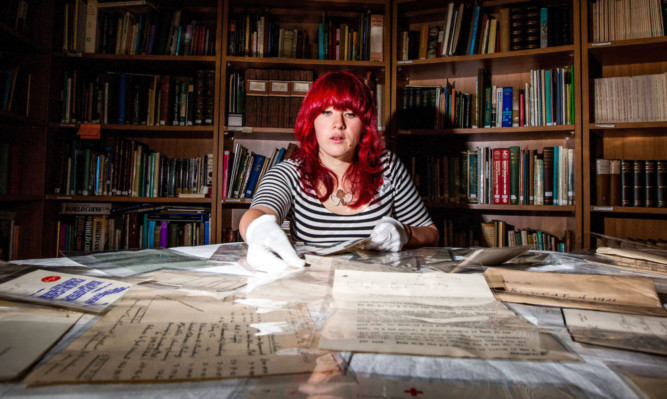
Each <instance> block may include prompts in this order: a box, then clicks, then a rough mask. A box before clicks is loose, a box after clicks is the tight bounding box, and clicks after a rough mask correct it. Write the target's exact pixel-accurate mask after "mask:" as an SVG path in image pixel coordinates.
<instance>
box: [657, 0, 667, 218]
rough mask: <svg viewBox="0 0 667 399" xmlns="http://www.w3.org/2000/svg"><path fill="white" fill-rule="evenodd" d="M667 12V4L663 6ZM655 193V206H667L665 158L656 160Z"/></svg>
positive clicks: (666, 163) (666, 161)
mask: <svg viewBox="0 0 667 399" xmlns="http://www.w3.org/2000/svg"><path fill="white" fill-rule="evenodd" d="M665 10H666V12H667V6H666V7H665ZM656 173H657V176H656V181H657V184H656V185H657V187H656V191H657V192H656V195H657V204H656V205H657V206H658V207H659V208H665V207H667V160H658V161H657V167H656Z"/></svg>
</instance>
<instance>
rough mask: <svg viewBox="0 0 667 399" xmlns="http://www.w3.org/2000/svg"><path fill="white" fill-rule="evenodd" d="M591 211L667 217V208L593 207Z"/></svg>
mask: <svg viewBox="0 0 667 399" xmlns="http://www.w3.org/2000/svg"><path fill="white" fill-rule="evenodd" d="M591 211H592V212H595V213H614V214H618V213H634V214H638V213H640V214H651V215H665V216H667V208H647V207H632V206H595V205H593V206H591Z"/></svg>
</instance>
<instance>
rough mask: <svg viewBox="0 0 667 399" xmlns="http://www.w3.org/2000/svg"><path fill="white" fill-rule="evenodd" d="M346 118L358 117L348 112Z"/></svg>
mask: <svg viewBox="0 0 667 399" xmlns="http://www.w3.org/2000/svg"><path fill="white" fill-rule="evenodd" d="M345 116H347V117H348V118H354V117H355V116H356V115H355V114H354V113H353V112H346V113H345Z"/></svg>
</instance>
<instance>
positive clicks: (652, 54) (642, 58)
mask: <svg viewBox="0 0 667 399" xmlns="http://www.w3.org/2000/svg"><path fill="white" fill-rule="evenodd" d="M587 48H588V52H589V54H590V55H591V56H593V57H594V58H595V59H596V60H597V61H598V62H599V63H600V64H603V65H619V64H627V63H632V64H637V63H643V62H652V61H658V60H664V59H665V58H666V57H667V36H662V37H654V38H650V39H631V40H619V41H614V42H604V43H589V44H588V46H587Z"/></svg>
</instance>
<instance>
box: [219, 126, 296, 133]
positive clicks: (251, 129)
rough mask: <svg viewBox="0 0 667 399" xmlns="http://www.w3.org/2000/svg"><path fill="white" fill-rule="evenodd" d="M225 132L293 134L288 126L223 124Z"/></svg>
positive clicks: (292, 130)
mask: <svg viewBox="0 0 667 399" xmlns="http://www.w3.org/2000/svg"><path fill="white" fill-rule="evenodd" d="M223 130H224V131H225V133H234V134H241V135H243V134H253V133H269V134H281V135H282V134H294V129H293V128H289V127H252V126H243V127H229V126H225V127H224V129H223Z"/></svg>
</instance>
